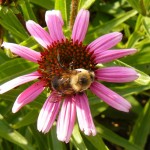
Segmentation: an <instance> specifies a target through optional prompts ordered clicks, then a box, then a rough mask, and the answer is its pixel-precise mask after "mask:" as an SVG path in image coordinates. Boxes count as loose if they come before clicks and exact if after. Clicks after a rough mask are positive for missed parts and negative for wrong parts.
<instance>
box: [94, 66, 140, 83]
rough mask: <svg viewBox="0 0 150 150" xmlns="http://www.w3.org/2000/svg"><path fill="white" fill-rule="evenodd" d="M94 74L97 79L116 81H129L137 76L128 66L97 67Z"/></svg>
mask: <svg viewBox="0 0 150 150" xmlns="http://www.w3.org/2000/svg"><path fill="white" fill-rule="evenodd" d="M95 76H96V78H97V79H99V80H102V81H106V82H116V83H123V82H131V81H133V80H136V79H137V78H138V77H139V76H138V73H137V72H136V71H135V70H134V69H132V68H128V67H107V68H101V69H97V70H96V71H95Z"/></svg>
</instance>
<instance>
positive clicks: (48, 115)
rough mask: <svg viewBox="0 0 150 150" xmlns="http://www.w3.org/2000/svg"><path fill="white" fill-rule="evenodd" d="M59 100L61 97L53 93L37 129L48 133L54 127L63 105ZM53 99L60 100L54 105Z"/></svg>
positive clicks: (43, 108) (39, 119)
mask: <svg viewBox="0 0 150 150" xmlns="http://www.w3.org/2000/svg"><path fill="white" fill-rule="evenodd" d="M59 98H60V97H59V96H58V95H57V94H56V93H55V92H52V93H51V95H50V96H49V97H48V98H47V100H46V102H45V103H44V105H43V107H42V109H41V111H40V114H39V117H38V121H37V128H38V130H39V131H41V132H43V133H47V132H48V131H49V130H50V128H51V127H52V125H53V122H54V121H55V118H56V115H57V114H58V111H59V108H60V104H61V101H60V100H59ZM53 99H58V101H57V102H55V103H53V102H51V101H53ZM55 101H56V100H55Z"/></svg>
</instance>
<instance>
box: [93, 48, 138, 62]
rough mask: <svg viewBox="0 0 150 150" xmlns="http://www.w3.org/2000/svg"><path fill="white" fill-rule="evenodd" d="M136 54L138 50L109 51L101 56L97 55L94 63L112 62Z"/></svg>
mask: <svg viewBox="0 0 150 150" xmlns="http://www.w3.org/2000/svg"><path fill="white" fill-rule="evenodd" d="M136 52H137V50H136V49H122V50H107V51H104V52H102V53H100V54H97V55H96V57H95V59H94V61H95V63H107V62H110V61H112V60H115V59H118V58H121V57H124V56H127V55H131V54H134V53H136Z"/></svg>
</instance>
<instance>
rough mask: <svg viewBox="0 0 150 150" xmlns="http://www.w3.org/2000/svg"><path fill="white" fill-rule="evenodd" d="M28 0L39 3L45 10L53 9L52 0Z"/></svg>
mask: <svg viewBox="0 0 150 150" xmlns="http://www.w3.org/2000/svg"><path fill="white" fill-rule="evenodd" d="M29 1H30V2H32V3H34V4H36V5H39V6H41V7H43V8H45V9H47V10H51V9H54V1H53V0H50V1H48V0H42V1H41V0H29Z"/></svg>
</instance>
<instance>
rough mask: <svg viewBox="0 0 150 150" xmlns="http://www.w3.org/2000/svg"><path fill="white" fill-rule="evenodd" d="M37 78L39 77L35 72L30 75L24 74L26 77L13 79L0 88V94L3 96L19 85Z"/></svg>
mask: <svg viewBox="0 0 150 150" xmlns="http://www.w3.org/2000/svg"><path fill="white" fill-rule="evenodd" d="M39 77H40V74H39V73H38V72H37V71H36V72H33V73H30V74H26V75H23V76H20V77H17V78H14V79H12V80H10V81H8V82H6V83H4V84H2V85H1V86H0V94H3V93H5V92H7V91H9V90H11V89H13V88H15V87H17V86H19V85H22V84H24V83H27V82H30V81H33V80H35V79H37V78H39Z"/></svg>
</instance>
